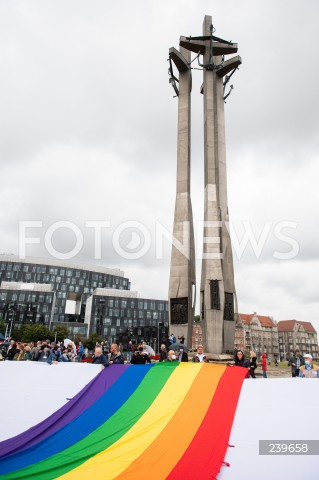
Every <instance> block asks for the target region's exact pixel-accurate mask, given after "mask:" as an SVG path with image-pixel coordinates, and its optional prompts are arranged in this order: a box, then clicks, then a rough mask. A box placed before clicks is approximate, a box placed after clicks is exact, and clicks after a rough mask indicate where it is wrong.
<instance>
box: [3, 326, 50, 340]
mask: <svg viewBox="0 0 319 480" xmlns="http://www.w3.org/2000/svg"><path fill="white" fill-rule="evenodd" d="M13 333H15V331H14V332H13ZM12 337H13V338H14V339H15V340H16V338H17V339H19V340H22V341H23V342H37V341H38V340H46V339H50V337H52V332H50V330H49V329H48V327H46V326H45V325H41V324H39V323H34V324H32V325H22V327H21V328H20V329H19V332H17V334H16V338H15V336H14V335H12Z"/></svg>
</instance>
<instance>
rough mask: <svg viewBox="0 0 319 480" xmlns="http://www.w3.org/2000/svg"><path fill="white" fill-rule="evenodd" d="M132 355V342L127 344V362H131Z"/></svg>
mask: <svg viewBox="0 0 319 480" xmlns="http://www.w3.org/2000/svg"><path fill="white" fill-rule="evenodd" d="M133 353H134V344H133V342H132V340H130V341H129V342H128V346H127V361H128V362H130V361H131V360H132V355H133Z"/></svg>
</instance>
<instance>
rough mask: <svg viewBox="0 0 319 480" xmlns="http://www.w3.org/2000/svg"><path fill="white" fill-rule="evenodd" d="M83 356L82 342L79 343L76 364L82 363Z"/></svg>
mask: <svg viewBox="0 0 319 480" xmlns="http://www.w3.org/2000/svg"><path fill="white" fill-rule="evenodd" d="M83 355H84V345H83V343H82V342H80V343H79V349H78V362H81V361H82V358H83Z"/></svg>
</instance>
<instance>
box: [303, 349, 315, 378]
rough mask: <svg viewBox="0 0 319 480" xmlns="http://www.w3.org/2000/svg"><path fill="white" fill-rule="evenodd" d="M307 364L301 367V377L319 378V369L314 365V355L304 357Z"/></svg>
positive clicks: (308, 354) (307, 354)
mask: <svg viewBox="0 0 319 480" xmlns="http://www.w3.org/2000/svg"><path fill="white" fill-rule="evenodd" d="M304 360H305V364H304V365H301V367H300V372H299V377H301V378H319V367H318V366H317V365H314V364H313V363H312V355H311V354H310V353H306V355H304Z"/></svg>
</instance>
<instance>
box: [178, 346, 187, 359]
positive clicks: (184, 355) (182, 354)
mask: <svg viewBox="0 0 319 480" xmlns="http://www.w3.org/2000/svg"><path fill="white" fill-rule="evenodd" d="M177 360H178V362H188V355H187V353H186V352H185V350H184V348H183V347H181V348H180V349H179V355H178V359H177Z"/></svg>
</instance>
